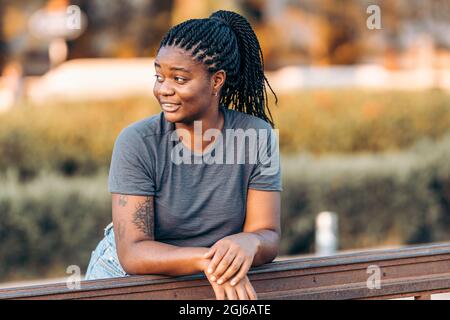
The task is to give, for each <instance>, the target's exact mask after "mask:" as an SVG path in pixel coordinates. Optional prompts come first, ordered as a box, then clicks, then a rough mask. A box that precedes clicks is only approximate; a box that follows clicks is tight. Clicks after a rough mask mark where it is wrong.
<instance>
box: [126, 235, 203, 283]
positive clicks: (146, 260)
mask: <svg viewBox="0 0 450 320" xmlns="http://www.w3.org/2000/svg"><path fill="white" fill-rule="evenodd" d="M119 251H120V250H119ZM207 251H208V248H202V247H177V246H173V245H169V244H166V243H162V242H157V241H139V242H136V243H134V244H131V245H129V246H127V248H126V251H124V250H123V251H121V252H120V254H119V259H120V260H121V263H122V266H123V268H124V270H125V272H127V273H128V274H161V275H169V276H182V275H190V274H195V273H199V272H202V271H203V270H204V268H205V267H206V265H207V263H208V262H209V260H208V259H205V258H203V255H204V254H205V253H206V252H207Z"/></svg>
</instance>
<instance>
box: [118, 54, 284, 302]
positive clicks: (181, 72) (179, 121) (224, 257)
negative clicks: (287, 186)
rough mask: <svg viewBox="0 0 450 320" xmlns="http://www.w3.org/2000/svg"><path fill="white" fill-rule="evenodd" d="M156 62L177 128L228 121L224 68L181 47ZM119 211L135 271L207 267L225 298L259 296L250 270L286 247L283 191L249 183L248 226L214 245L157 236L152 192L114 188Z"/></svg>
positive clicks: (122, 249) (125, 256)
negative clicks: (222, 104) (180, 243)
mask: <svg viewBox="0 0 450 320" xmlns="http://www.w3.org/2000/svg"><path fill="white" fill-rule="evenodd" d="M155 69H156V76H157V81H156V82H155V86H154V89H153V93H154V95H155V97H156V99H157V100H158V101H159V102H160V104H161V107H162V108H163V111H164V116H165V118H166V119H167V120H168V121H170V122H173V123H175V127H176V128H177V129H179V128H181V129H185V130H187V131H189V132H190V133H191V136H192V135H193V134H194V123H193V121H202V129H203V131H205V130H207V129H209V128H215V129H218V130H220V129H222V127H223V116H222V113H221V112H220V111H219V109H218V105H219V99H220V89H221V88H222V86H223V84H224V82H225V79H226V73H225V72H224V71H223V70H219V71H217V72H216V73H214V74H213V75H210V74H209V73H208V72H207V70H206V69H205V66H204V65H203V64H202V63H201V62H197V61H195V60H194V59H193V58H192V56H191V54H190V53H189V52H187V51H185V50H182V49H179V48H174V47H163V48H161V49H160V50H159V52H158V55H157V57H156V59H155ZM216 93H217V95H216ZM163 102H171V103H175V104H177V106H175V105H170V106H169V107H167V110H168V111H166V110H164V107H163V105H162V103H163ZM183 143H185V144H186V145H187V146H188V147H190V148H191V149H192V150H194V151H199V152H201V151H203V150H204V148H205V147H206V146H207V145H208V144H209V143H210V142H203V143H202V145H201V146H194V144H193V143H191V142H189V141H185V140H183ZM112 212H113V222H114V231H115V234H116V235H117V236H116V245H117V252H118V256H119V260H120V262H121V264H122V266H123V268H124V270H125V271H126V272H127V273H129V274H165V275H172V276H179V275H188V274H195V273H198V272H205V275H206V276H207V279H208V280H209V282H210V283H211V285H212V287H213V290H214V292H215V295H216V298H217V299H220V300H223V299H226V298H227V299H230V300H234V299H239V300H245V299H256V298H257V296H256V292H255V290H254V289H253V286H252V285H251V283H250V281H249V279H248V277H247V272H248V270H249V269H250V267H251V266H258V265H261V264H264V263H268V262H270V261H272V260H273V259H274V258H275V257H276V255H277V252H278V244H279V238H280V193H279V192H272V191H260V190H253V189H249V190H248V194H247V206H246V220H245V224H244V229H243V232H241V233H238V234H233V235H230V236H227V237H225V238H223V239H220V240H219V241H217V242H216V243H215V244H214V245H213V246H212V247H211V248H201V247H176V246H173V245H169V244H165V243H161V242H158V241H155V240H154V234H153V219H154V203H153V197H151V196H133V195H120V194H112ZM150 253H151V254H150ZM209 269H211V272H208V270H209Z"/></svg>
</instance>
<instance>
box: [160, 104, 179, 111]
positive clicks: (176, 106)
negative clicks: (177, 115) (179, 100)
mask: <svg viewBox="0 0 450 320" xmlns="http://www.w3.org/2000/svg"><path fill="white" fill-rule="evenodd" d="M180 107H181V104H173V103H161V108H162V109H163V110H164V111H165V112H175V111H177V110H178V109H180Z"/></svg>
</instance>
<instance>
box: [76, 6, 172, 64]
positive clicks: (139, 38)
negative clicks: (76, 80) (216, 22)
mask: <svg viewBox="0 0 450 320" xmlns="http://www.w3.org/2000/svg"><path fill="white" fill-rule="evenodd" d="M71 3H72V4H76V5H78V6H79V7H80V8H81V10H83V11H84V12H85V13H86V15H87V18H88V29H87V30H86V32H85V33H84V34H83V35H82V36H81V37H80V38H78V39H76V40H74V41H71V42H69V58H81V57H135V56H138V57H139V56H140V57H142V56H149V55H154V53H155V50H156V48H157V47H158V45H159V41H160V39H161V38H162V36H163V35H164V33H165V32H166V31H167V29H168V28H169V26H170V13H171V11H172V6H173V0H166V1H156V0H151V1H143V0H140V1H125V0H116V1H110V2H107V3H106V2H105V1H104V0H72V1H71Z"/></svg>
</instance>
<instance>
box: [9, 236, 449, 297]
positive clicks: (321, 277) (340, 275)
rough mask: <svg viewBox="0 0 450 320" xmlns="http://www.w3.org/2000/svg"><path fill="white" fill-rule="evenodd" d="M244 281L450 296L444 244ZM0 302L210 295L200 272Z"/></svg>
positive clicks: (254, 275) (298, 263) (305, 261)
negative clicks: (447, 294)
mask: <svg viewBox="0 0 450 320" xmlns="http://www.w3.org/2000/svg"><path fill="white" fill-rule="evenodd" d="M372 272H373V273H372ZM377 275H379V276H380V278H379V280H380V282H379V285H377V282H376V281H377V279H376V277H377ZM249 278H250V280H251V282H252V284H253V286H254V288H255V290H256V292H257V293H258V298H259V299H391V298H402V297H415V298H416V299H430V296H431V294H436V293H443V292H450V243H443V244H431V245H423V246H415V247H403V248H400V249H391V250H371V251H365V252H357V253H346V254H338V255H335V256H330V257H312V258H296V259H289V260H283V261H275V262H272V263H269V264H266V265H264V266H261V267H257V268H252V269H251V270H250V272H249ZM368 280H369V281H368ZM372 280H374V281H372ZM0 299H193V300H197V299H214V292H213V290H212V288H211V285H210V284H209V283H208V281H207V280H206V278H205V277H204V275H203V274H197V275H192V276H183V277H165V276H150V275H149V276H130V277H124V278H114V279H103V280H91V281H81V283H80V289H68V287H67V285H66V283H59V284H50V285H38V286H29V287H20V288H9V289H2V290H0Z"/></svg>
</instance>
